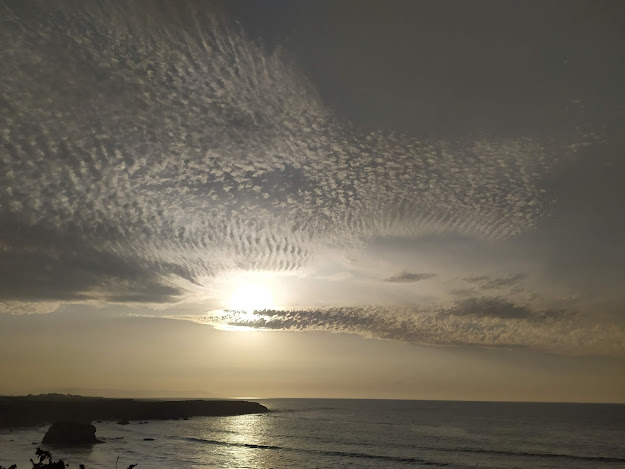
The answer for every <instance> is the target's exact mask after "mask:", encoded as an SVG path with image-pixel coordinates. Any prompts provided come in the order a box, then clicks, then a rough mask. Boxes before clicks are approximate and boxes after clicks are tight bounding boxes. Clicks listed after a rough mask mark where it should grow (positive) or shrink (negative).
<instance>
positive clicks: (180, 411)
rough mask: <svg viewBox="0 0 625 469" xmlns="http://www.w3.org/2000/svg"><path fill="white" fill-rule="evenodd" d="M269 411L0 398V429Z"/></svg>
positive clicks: (224, 404) (199, 403)
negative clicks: (64, 422) (58, 423)
mask: <svg viewBox="0 0 625 469" xmlns="http://www.w3.org/2000/svg"><path fill="white" fill-rule="evenodd" d="M265 412H269V409H267V408H266V407H265V406H263V405H261V404H259V403H257V402H249V401H236V400H179V401H173V400H157V399H154V400H141V399H109V398H102V397H83V396H69V395H68V396H66V395H60V394H44V395H38V396H31V395H29V396H5V397H0V427H5V428H6V427H28V426H35V425H44V424H51V423H54V422H60V421H78V422H91V421H95V420H114V421H122V420H129V421H132V420H169V419H183V418H189V417H200V416H202V417H206V416H228V415H245V414H258V413H265Z"/></svg>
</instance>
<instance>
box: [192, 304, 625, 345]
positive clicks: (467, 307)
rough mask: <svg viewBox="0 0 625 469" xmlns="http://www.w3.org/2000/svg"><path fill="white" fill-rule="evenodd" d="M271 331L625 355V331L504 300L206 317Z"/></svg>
mask: <svg viewBox="0 0 625 469" xmlns="http://www.w3.org/2000/svg"><path fill="white" fill-rule="evenodd" d="M187 319H193V320H196V321H199V322H206V323H210V324H215V323H217V324H224V323H225V324H229V325H231V326H245V327H251V328H257V329H267V330H289V331H306V330H310V331H328V332H348V333H355V334H359V335H362V336H365V337H371V338H378V339H390V340H397V341H401V342H407V343H414V344H428V345H461V346H484V347H524V348H529V349H534V350H540V351H547V352H553V353H561V354H571V355H593V354H598V355H607V356H617V357H623V356H625V330H624V329H623V328H622V327H620V326H618V325H616V324H601V325H598V324H591V323H589V322H588V318H586V317H584V316H582V315H579V314H576V313H573V312H571V311H565V310H558V309H544V310H543V309H535V308H532V307H530V306H528V305H516V304H513V303H510V302H508V301H506V300H503V299H501V298H489V297H486V298H471V299H466V300H462V301H459V302H456V303H452V304H436V305H430V306H428V307H419V308H402V307H383V306H363V307H331V308H314V309H295V310H263V311H256V312H255V313H254V315H253V317H251V316H250V315H249V314H247V313H242V312H238V311H230V310H228V311H217V312H213V313H212V314H210V315H208V316H206V317H203V318H197V317H196V318H187Z"/></svg>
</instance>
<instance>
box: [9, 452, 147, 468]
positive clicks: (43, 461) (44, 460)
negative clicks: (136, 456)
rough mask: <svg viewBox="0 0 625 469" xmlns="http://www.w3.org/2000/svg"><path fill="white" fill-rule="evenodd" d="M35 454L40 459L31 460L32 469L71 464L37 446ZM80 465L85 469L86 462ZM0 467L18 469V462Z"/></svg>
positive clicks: (62, 466)
mask: <svg viewBox="0 0 625 469" xmlns="http://www.w3.org/2000/svg"><path fill="white" fill-rule="evenodd" d="M35 454H36V455H37V456H38V457H39V461H33V460H32V459H31V460H30V462H31V463H32V465H33V467H32V469H65V468H66V467H69V464H67V463H65V462H64V461H63V460H62V459H59V460H58V461H54V460H53V459H52V453H50V451H46V450H45V449H41V448H37V451H35ZM117 459H119V458H117ZM136 466H137V464H131V465H130V466H128V469H132V468H133V467H136ZM78 467H79V469H85V465H84V464H80V465H79V466H78ZM115 467H117V464H115ZM0 469H17V464H13V465H12V466H9V467H4V466H0Z"/></svg>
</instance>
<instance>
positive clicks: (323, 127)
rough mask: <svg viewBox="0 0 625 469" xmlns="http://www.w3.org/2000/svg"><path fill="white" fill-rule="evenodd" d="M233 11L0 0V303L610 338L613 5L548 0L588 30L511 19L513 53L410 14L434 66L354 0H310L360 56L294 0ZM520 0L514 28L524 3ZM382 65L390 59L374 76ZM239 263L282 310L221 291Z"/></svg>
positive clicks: (553, 11) (543, 343)
mask: <svg viewBox="0 0 625 469" xmlns="http://www.w3.org/2000/svg"><path fill="white" fill-rule="evenodd" d="M311 3H312V2H311ZM348 3H349V2H347V3H345V4H348ZM556 3H557V2H556ZM237 5H238V3H237V2H235V3H234V4H233V5H230V6H223V5H213V6H211V7H210V8H208V7H201V6H200V4H199V3H197V2H186V3H181V4H180V6H178V4H176V6H175V7H174V3H173V2H172V3H168V2H157V3H149V2H146V3H141V2H129V3H127V4H126V3H124V4H121V3H119V4H118V3H115V4H114V5H108V6H107V7H106V8H104V7H103V6H102V5H100V4H95V3H94V4H92V3H88V4H82V3H81V4H80V5H74V4H71V5H69V4H66V3H63V2H45V3H42V2H29V1H27V2H8V3H6V4H4V5H3V9H4V13H3V16H4V19H3V20H2V24H1V26H0V41H1V42H2V44H3V45H4V46H3V47H2V50H0V62H1V63H2V64H3V66H2V67H1V68H0V82H1V83H2V87H1V89H0V99H1V101H2V105H1V106H0V129H1V134H0V142H1V144H2V147H1V150H0V311H3V312H5V313H25V312H30V313H37V312H41V311H54V310H55V309H57V308H60V307H63V305H83V306H84V307H85V308H87V309H89V308H98V307H100V306H102V305H111V304H119V305H123V306H124V307H129V308H137V311H140V312H141V314H148V315H155V316H164V317H169V316H177V317H181V318H183V317H184V318H191V319H192V320H194V321H199V322H211V324H214V323H217V325H219V324H221V325H229V326H246V327H250V328H256V329H270V330H288V331H301V330H323V331H331V332H332V331H334V332H350V333H356V334H360V335H363V336H366V337H374V338H378V339H391V340H398V341H402V342H408V343H415V344H430V345H450V346H454V345H462V346H464V345H479V346H488V347H526V348H531V349H535V350H540V351H547V352H556V353H564V354H572V355H579V354H582V355H583V354H590V355H592V354H598V355H602V356H611V357H621V358H623V357H624V356H625V326H624V325H625V311H624V310H623V304H625V303H624V300H625V297H624V296H623V293H622V291H620V289H619V285H622V282H623V281H625V276H624V274H623V271H622V269H619V266H622V263H621V262H622V261H623V260H624V256H625V254H624V250H623V246H622V238H621V236H622V235H624V234H625V230H624V224H625V221H624V220H625V217H622V207H621V204H622V201H623V200H624V197H625V192H624V190H623V185H622V184H620V183H619V182H618V181H619V180H620V179H619V175H621V176H622V175H623V172H622V170H623V159H622V148H623V147H622V144H623V138H622V135H624V134H625V133H622V132H621V133H619V131H622V130H623V124H624V122H625V121H624V116H625V94H624V92H623V88H622V86H618V83H623V82H625V69H624V68H623V65H622V57H623V55H622V53H623V52H624V49H623V47H624V41H623V37H622V34H621V33H619V32H618V31H619V30H620V26H621V24H620V23H618V22H619V21H620V20H618V19H617V18H618V17H614V15H612V19H611V20H610V21H611V22H608V23H607V26H604V27H603V31H604V32H605V34H606V35H607V36H610V37H613V36H614V37H618V38H620V40H615V41H613V42H610V43H609V44H607V43H604V42H602V41H603V39H602V37H601V35H600V34H599V32H598V31H597V30H596V28H595V23H593V21H595V20H596V18H595V17H591V18H587V15H586V13H585V10H584V9H585V8H590V7H589V6H584V5H583V4H579V5H578V4H575V5H576V6H575V7H574V8H572V10H571V11H570V12H569V13H568V16H566V17H565V18H561V19H559V20H557V14H558V11H559V10H558V9H557V8H555V7H554V8H551V7H549V6H545V15H546V16H545V17H546V18H548V19H549V20H553V21H556V23H557V27H558V28H561V29H564V30H567V31H569V30H570V31H577V30H578V29H579V28H582V30H584V31H586V32H587V34H588V37H589V39H588V41H587V42H586V43H584V45H582V43H581V42H579V41H578V40H577V39H576V38H575V37H574V36H572V37H571V38H570V40H569V41H568V42H566V41H565V42H560V43H553V44H552V46H551V48H548V49H547V50H543V51H537V50H535V49H537V47H538V46H537V44H538V41H537V40H536V41H534V42H533V40H532V39H531V38H530V39H529V40H527V41H528V42H527V43H526V44H525V47H526V48H528V49H530V50H532V51H534V52H535V54H534V55H532V54H529V55H526V54H525V53H524V52H523V48H522V46H521V45H522V42H523V41H525V40H526V38H525V36H522V35H521V32H520V30H519V31H517V30H516V29H515V28H516V27H515V28H513V31H512V32H511V35H510V38H509V43H508V44H504V45H503V46H502V47H507V49H505V50H506V52H503V53H502V51H500V50H498V49H496V46H495V45H490V46H488V47H485V48H484V47H478V46H476V45H475V44H473V42H474V41H478V42H479V41H480V39H479V37H477V36H471V35H469V36H468V39H467V41H466V43H463V45H459V46H458V47H459V49H458V50H457V51H455V52H454V50H453V48H451V46H450V44H449V43H447V42H445V40H443V39H442V38H443V36H444V34H443V32H439V31H434V30H430V29H428V28H427V27H424V28H425V29H423V30H420V32H419V34H421V35H423V36H424V37H427V38H428V40H429V41H430V43H431V44H433V45H432V46H431V47H440V48H441V52H440V53H441V54H443V55H445V54H446V55H445V57H447V59H446V61H445V63H444V64H439V65H438V66H437V65H436V63H437V62H435V61H433V60H432V58H431V57H430V56H429V55H428V53H427V51H428V49H427V47H426V46H425V45H424V43H422V42H415V41H408V42H406V43H405V44H403V46H404V47H396V46H398V45H399V44H400V42H401V41H402V40H404V39H405V38H404V36H403V35H408V34H412V33H410V31H412V29H411V28H413V26H408V25H406V26H405V27H404V26H402V28H404V29H402V30H401V31H400V32H398V33H396V34H395V33H392V32H391V31H390V30H389V28H390V26H389V25H388V24H385V23H384V21H383V20H382V22H383V23H382V25H381V26H380V28H381V29H379V30H371V29H370V26H371V21H373V19H372V18H373V17H374V16H375V15H373V13H372V11H373V6H372V4H370V3H369V2H364V4H363V14H362V15H361V16H359V17H357V18H355V19H353V20H350V21H348V22H347V23H345V26H344V27H339V26H337V24H340V23H341V19H342V18H343V19H344V18H345V17H347V16H346V15H347V14H346V12H345V11H343V10H342V9H340V8H339V9H337V10H334V9H333V7H332V6H330V5H329V4H326V3H322V4H321V5H319V7H318V10H317V11H316V12H315V13H314V14H313V15H312V18H313V19H312V21H313V22H315V21H321V20H319V19H318V17H317V16H316V15H319V16H322V13H321V12H323V11H330V12H332V14H334V15H335V17H336V21H337V22H338V23H337V24H335V23H332V24H328V25H326V26H327V28H329V31H330V32H329V33H328V34H329V35H332V36H333V37H342V38H344V40H345V43H346V44H352V43H358V40H359V38H361V39H362V38H364V37H369V35H373V36H375V37H379V38H380V40H381V41H383V42H384V43H385V44H386V45H387V46H389V50H392V51H393V50H394V51H395V52H392V53H391V55H390V56H389V57H385V56H383V55H382V54H380V53H379V52H378V51H376V50H375V48H373V46H372V45H371V44H370V43H369V41H370V40H369V39H366V40H365V39H363V40H364V41H365V42H366V44H365V45H368V46H369V47H372V49H371V54H370V55H369V56H368V57H369V59H368V60H370V63H368V64H367V65H366V66H367V67H368V69H363V67H364V66H365V65H364V62H363V60H364V59H362V54H359V50H358V49H357V47H360V46H354V47H356V49H354V50H352V52H351V54H352V55H349V54H350V52H345V51H334V50H328V44H327V43H326V42H325V40H324V39H323V38H319V37H317V36H316V33H314V32H313V31H312V30H310V29H306V28H304V27H303V26H302V25H301V24H300V23H299V22H300V21H301V18H303V17H304V16H307V15H309V14H311V11H310V10H312V9H314V8H313V6H312V4H308V5H302V6H300V7H298V6H295V5H290V6H284V5H283V6H280V7H278V6H275V8H277V9H278V10H279V11H277V12H276V11H270V12H269V13H267V16H262V15H260V16H258V17H255V18H261V19H252V18H251V14H246V13H245V11H244V10H245V9H244V8H243V7H241V8H239V7H238V6H237ZM255 8H257V9H261V10H262V8H263V7H261V6H257V7H255ZM266 8H267V9H271V8H274V7H269V6H267V7H266ZM389 8H390V10H389V11H391V13H392V14H394V15H401V14H402V12H403V9H408V10H410V11H409V13H410V14H409V15H408V16H407V17H410V18H413V17H414V18H416V17H418V16H419V14H424V11H421V10H420V9H427V8H426V6H424V5H420V6H419V5H412V6H407V5H400V4H393V5H391V6H390V7H389ZM523 8H524V7H520V10H521V11H520V12H518V14H519V15H520V18H521V19H520V20H519V21H520V22H523V21H525V22H527V21H535V20H533V19H531V18H529V17H528V16H527V15H528V13H527V12H524V11H523ZM280 9H282V10H280ZM495 9H496V10H502V11H500V12H499V13H498V14H501V15H503V16H504V17H505V16H506V15H509V14H510V13H509V12H507V11H506V10H505V7H504V6H498V7H497V8H495ZM460 10H461V8H460V9H459V10H458V11H457V12H456V13H455V14H453V15H452V18H451V20H450V21H451V23H450V24H451V26H450V27H455V26H457V25H458V24H460V19H461V17H462V12H461V11H460ZM403 13H406V12H403ZM430 13H431V14H433V15H437V14H440V12H439V11H438V9H437V8H435V7H433V8H432V11H431V12H430ZM608 13H609V12H606V11H603V10H601V9H599V10H598V11H596V12H594V14H595V16H598V17H600V18H604V17H609V16H610V15H608ZM288 15H291V16H288ZM344 15H345V16H344ZM286 16H288V17H289V18H290V19H289V21H288V22H287V21H286V20H283V19H281V18H283V17H286ZM263 18H264V19H263ZM593 18H595V19H593ZM333 21H334V20H333ZM476 21H478V22H479V21H481V20H476ZM621 23H622V21H621ZM499 27H500V26H492V27H491V28H495V29H496V28H499ZM537 27H538V28H539V29H538V32H537V35H538V36H540V37H542V36H548V35H549V34H550V29H549V27H546V26H544V25H543V26H541V25H539V26H537ZM541 28H542V29H541ZM269 31H271V32H272V33H271V34H270V33H269ZM458 34H459V33H458ZM484 34H486V35H487V36H488V34H490V30H489V29H485V33H484ZM472 44H473V45H472ZM480 44H481V43H480ZM365 45H363V46H362V47H365ZM493 48H495V49H493ZM597 50H598V51H599V52H596V51H597ZM341 54H347V57H343V56H342V55H341ZM466 54H468V57H469V58H468V59H463V58H462V57H463V56H465V55H466ZM506 54H508V55H506ZM413 56H419V57H421V60H420V62H419V63H417V61H414V60H413V61H411V62H404V61H406V60H407V58H408V57H413ZM467 61H468V62H470V63H468V62H467ZM393 63H394V64H395V65H397V64H405V67H403V68H402V67H399V68H398V69H397V68H396V70H397V80H396V83H394V82H393V80H392V79H390V76H389V73H390V72H389V69H390V68H392V64H393ZM453 64H456V67H457V69H450V67H453ZM348 67H351V68H350V70H351V71H348V70H347V68H348ZM437 67H438V68H437ZM358 70H360V72H363V73H361V74H360V75H358V76H356V75H354V74H356V73H357V72H356V71H358ZM428 70H433V71H431V74H432V75H431V78H430V79H428V78H427V76H428V73H429V72H428ZM469 70H471V71H472V73H468V71H469ZM589 70H592V71H593V74H592V75H591V74H589V73H586V74H585V72H586V71H589ZM448 72H455V73H451V74H450V73H448ZM332 74H335V75H336V77H335V78H336V79H335V80H334V81H332V80H330V79H329V78H328V76H329V75H332ZM571 74H572V75H573V77H571ZM442 75H444V76H445V80H446V81H444V82H442V81H441V77H442ZM585 76H587V78H584V77H585ZM416 78H418V79H416ZM620 79H623V81H619V80H620ZM428 80H429V81H428ZM410 83H413V85H410ZM494 83H497V84H500V83H504V84H505V86H504V85H501V87H503V88H501V87H499V85H498V86H494V85H493V84H494ZM436 86H441V87H444V88H445V91H444V99H443V97H441V96H442V94H440V93H442V91H440V90H437V89H435V88H436ZM467 89H468V90H470V93H472V94H470V96H471V99H470V100H468V101H466V100H465V101H463V100H462V98H458V99H457V100H456V101H454V98H453V96H455V95H458V96H460V94H459V93H460V90H467ZM428 90H429V91H428ZM546 90H554V91H553V93H552V94H547V91H546ZM355 93H361V94H360V96H362V102H364V103H365V104H358V105H356V104H355V102H356V101H355V98H354V94H355ZM546 96H549V99H547V98H546ZM358 102H359V103H360V101H358ZM358 106H361V107H358ZM363 106H364V107H363ZM399 115H401V116H403V121H402V122H403V123H402V125H398V124H397V122H396V121H395V117H394V116H399ZM503 115H505V116H508V117H505V118H501V117H500V116H503ZM406 116H407V117H406ZM428 116H429V117H428ZM441 116H448V117H447V119H448V123H449V126H448V127H447V129H448V130H447V131H441V126H443V127H444V125H443V122H444V119H443V117H441ZM471 116H474V118H472V117H471ZM510 116H512V117H510ZM465 121H466V122H465ZM491 124H492V125H491ZM480 126H481V127H480ZM493 129H494V130H493ZM619 239H621V241H619ZM248 273H249V274H250V275H255V274H258V275H265V276H266V278H268V279H270V280H268V281H269V282H270V283H271V282H274V288H278V289H283V290H284V291H286V292H287V293H284V295H285V298H286V299H285V300H284V301H282V302H281V304H280V305H279V306H280V307H279V308H276V309H271V310H265V311H257V312H256V314H252V315H249V314H243V313H241V312H237V311H231V310H228V308H227V304H226V302H227V294H226V293H223V292H220V291H219V288H218V285H220V283H219V282H221V281H222V280H223V279H227V278H230V277H232V276H237V275H247V274H248ZM224 281H225V280H224ZM276 285H279V286H276ZM207 298H208V299H207ZM203 301H206V305H205V306H203V305H202V302H203ZM207 311H208V312H207Z"/></svg>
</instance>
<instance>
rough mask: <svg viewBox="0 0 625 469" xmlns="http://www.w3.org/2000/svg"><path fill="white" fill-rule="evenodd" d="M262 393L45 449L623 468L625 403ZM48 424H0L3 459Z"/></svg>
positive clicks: (182, 457)
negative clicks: (223, 411) (233, 404)
mask: <svg viewBox="0 0 625 469" xmlns="http://www.w3.org/2000/svg"><path fill="white" fill-rule="evenodd" d="M259 402H261V403H262V404H264V405H266V406H267V407H268V408H269V409H270V410H271V413H269V414H259V415H243V416H236V417H194V418H191V419H189V420H169V421H149V423H147V424H139V423H138V422H131V424H130V425H126V426H121V425H117V424H115V423H114V422H103V423H96V427H97V436H98V437H99V438H100V439H102V440H104V442H105V443H103V444H97V445H94V446H93V447H92V448H76V449H52V452H53V455H54V457H55V459H56V458H63V459H64V460H65V462H68V463H69V464H70V468H71V467H75V468H77V467H78V464H80V463H82V464H85V466H86V468H87V469H95V468H102V469H104V468H107V469H112V468H115V467H117V468H118V469H126V468H127V467H128V465H130V464H138V466H137V469H141V468H209V467H223V468H227V467H228V468H271V467H273V468H379V467H391V468H406V467H447V468H450V469H451V468H454V469H455V468H458V469H459V468H519V469H521V468H522V469H526V468H535V469H539V468H545V469H546V468H567V469H568V468H593V469H594V468H625V405H604V404H535V403H494V402H449V401H394V400H334V399H275V400H264V401H259ZM45 430H46V428H45V427H41V428H36V429H34V428H31V429H13V430H12V431H9V430H6V429H3V430H1V431H0V465H3V466H8V465H10V464H12V463H17V464H18V469H25V468H30V467H31V464H30V463H29V462H28V460H29V458H31V457H33V458H34V451H35V449H36V448H37V446H38V445H39V444H38V443H39V442H40V441H41V438H42V437H43V435H44V434H45ZM145 438H153V439H154V440H153V441H146V440H144V439H145ZM32 443H37V445H33V444H32ZM39 446H40V445H39ZM48 449H49V448H48Z"/></svg>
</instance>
